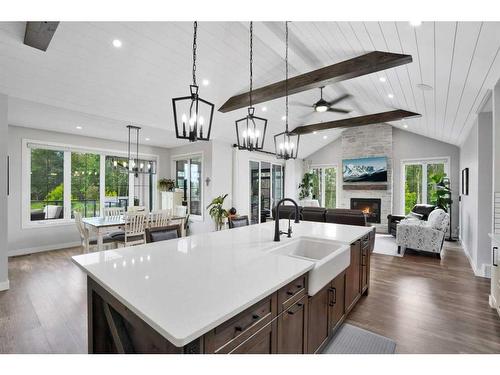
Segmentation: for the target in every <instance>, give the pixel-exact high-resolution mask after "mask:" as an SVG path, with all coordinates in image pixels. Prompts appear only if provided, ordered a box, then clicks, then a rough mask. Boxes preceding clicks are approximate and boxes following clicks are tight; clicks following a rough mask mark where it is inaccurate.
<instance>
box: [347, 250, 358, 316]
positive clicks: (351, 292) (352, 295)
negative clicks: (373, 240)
mask: <svg viewBox="0 0 500 375" xmlns="http://www.w3.org/2000/svg"><path fill="white" fill-rule="evenodd" d="M360 276H361V241H356V242H355V243H353V244H352V245H351V264H350V265H349V267H348V268H347V271H346V289H345V291H346V295H345V306H346V311H349V310H350V309H351V308H352V306H353V304H354V302H355V301H356V299H357V298H358V297H359V296H360V295H361V277H360Z"/></svg>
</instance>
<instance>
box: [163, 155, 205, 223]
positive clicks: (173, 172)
mask: <svg viewBox="0 0 500 375" xmlns="http://www.w3.org/2000/svg"><path fill="white" fill-rule="evenodd" d="M196 157H199V158H201V172H200V188H201V202H200V207H201V215H194V214H191V212H190V207H191V205H190V202H191V159H193V158H196ZM179 160H188V162H189V182H188V186H187V198H188V200H187V213H188V214H189V218H190V219H191V220H193V221H204V219H205V210H206V208H205V186H204V185H203V184H204V183H205V155H204V152H203V151H198V152H193V153H187V154H176V155H172V156H171V157H170V167H171V168H170V171H171V173H170V174H171V176H172V179H173V180H174V181H176V182H177V172H176V165H175V163H176V162H177V161H179Z"/></svg>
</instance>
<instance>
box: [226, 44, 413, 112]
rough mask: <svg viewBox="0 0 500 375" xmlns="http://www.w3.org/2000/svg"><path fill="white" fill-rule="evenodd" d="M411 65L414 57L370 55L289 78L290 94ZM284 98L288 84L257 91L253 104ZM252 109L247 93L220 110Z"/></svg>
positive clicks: (371, 53)
mask: <svg viewBox="0 0 500 375" xmlns="http://www.w3.org/2000/svg"><path fill="white" fill-rule="evenodd" d="M411 62H412V57H411V55H403V54H399V53H391V52H381V51H373V52H369V53H366V54H364V55H361V56H358V57H354V58H352V59H349V60H345V61H342V62H339V63H337V64H333V65H329V66H325V67H324V68H321V69H317V70H313V71H311V72H308V73H304V74H301V75H298V76H295V77H292V78H289V79H288V94H289V95H293V94H296V93H299V92H302V91H306V90H310V89H313V88H318V87H321V86H326V85H330V84H332V83H335V82H340V81H345V80H347V79H351V78H355V77H360V76H363V75H366V74H370V73H374V72H378V71H381V70H385V69H389V68H394V67H396V66H400V65H404V64H408V63H411ZM284 96H285V80H283V81H280V82H276V83H272V84H270V85H267V86H264V87H260V88H258V89H255V90H253V92H252V102H253V104H258V103H263V102H267V101H269V100H273V99H277V98H282V97H284ZM248 105H249V100H248V92H246V93H244V94H239V95H235V96H233V97H231V98H229V99H228V100H227V101H226V102H225V103H224V104H223V105H222V106H221V107H220V108H219V111H220V112H223V113H226V112H231V111H234V110H236V109H240V108H245V107H248Z"/></svg>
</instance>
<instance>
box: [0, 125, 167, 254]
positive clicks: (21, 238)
mask: <svg viewBox="0 0 500 375" xmlns="http://www.w3.org/2000/svg"><path fill="white" fill-rule="evenodd" d="M23 139H31V140H38V141H46V142H55V143H62V144H67V145H74V146H80V147H91V148H98V149H105V150H113V151H116V150H118V151H123V152H125V151H126V150H127V144H125V143H122V142H115V141H109V140H104V139H99V138H91V137H85V136H76V135H71V134H64V133H57V132H50V131H44V130H37V129H31V128H23V127H18V126H9V128H8V140H9V155H10V165H11V168H10V170H11V174H10V176H11V185H10V187H11V189H10V191H11V194H10V196H9V198H8V210H9V216H8V217H9V225H8V227H9V229H8V233H9V235H8V239H9V245H8V248H9V255H20V254H28V253H32V252H37V251H45V250H51V249H56V248H62V247H67V246H74V245H75V244H78V243H79V236H78V232H77V230H76V227H75V226H74V225H53V226H50V227H47V226H43V227H40V228H25V229H23V228H22V225H21V221H22V209H21V203H22V193H21V192H22V186H21V180H22V167H21V155H22V140H23ZM139 151H140V152H141V153H146V154H153V155H158V156H159V161H158V170H157V174H158V177H164V176H169V175H170V163H169V150H168V149H164V148H159V147H149V146H144V145H141V146H140V150H139ZM157 201H158V200H157Z"/></svg>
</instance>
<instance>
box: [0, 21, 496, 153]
mask: <svg viewBox="0 0 500 375" xmlns="http://www.w3.org/2000/svg"><path fill="white" fill-rule="evenodd" d="M24 29H25V23H23V22H3V23H2V22H0V92H4V93H6V94H8V95H9V96H10V99H9V120H10V123H11V124H14V125H23V126H30V127H38V128H44V129H50V130H56V131H63V132H69V133H76V134H82V131H81V130H77V129H76V126H82V127H83V128H84V129H83V132H84V133H85V134H86V135H93V136H96V137H101V138H110V139H117V140H124V139H125V136H126V133H125V131H124V126H125V125H126V124H128V123H134V124H140V125H142V126H143V127H144V131H143V134H142V135H143V137H144V138H146V137H148V138H150V139H151V140H150V141H149V142H150V143H151V144H152V145H158V146H164V147H171V146H174V145H179V144H182V142H180V141H177V140H176V139H175V136H174V133H173V122H172V108H171V98H172V97H175V96H183V95H185V94H186V93H187V90H188V85H189V84H190V77H191V43H192V40H191V38H192V24H191V23H185V22H62V23H61V24H60V26H59V28H58V29H57V31H56V33H55V35H54V38H53V40H52V42H51V44H50V46H49V49H48V50H47V52H41V51H38V50H36V49H33V48H30V47H27V46H25V45H24V44H23V37H24ZM283 29H284V28H283V23H280V22H264V23H261V22H258V23H255V24H254V32H255V35H256V40H254V79H255V81H254V86H255V87H259V86H262V85H265V84H268V83H272V82H275V81H277V80H281V79H283V78H284V62H283V58H282V56H283V55H284V43H283V42H284V35H283ZM198 34H199V40H198V69H197V71H198V81H199V82H200V83H201V81H202V80H203V79H208V80H209V81H210V84H209V85H208V86H206V87H205V86H201V89H200V90H201V96H202V97H204V98H206V99H208V100H211V101H212V102H214V103H215V104H216V106H217V108H218V107H220V105H222V104H223V103H224V102H225V101H226V100H227V99H228V98H229V97H230V96H232V95H235V94H238V93H241V92H244V91H246V90H247V89H248V86H249V84H248V23H238V22H202V23H200V24H199V32H198ZM115 38H117V39H120V40H121V41H122V42H123V46H122V47H121V48H120V49H116V48H114V47H113V46H112V41H113V39H115ZM290 48H291V49H290V65H291V70H290V71H291V75H295V74H298V73H304V72H306V71H309V70H312V69H317V68H320V67H322V66H325V65H329V64H333V63H336V62H339V61H342V60H345V59H349V58H352V57H355V56H358V55H360V54H363V53H366V52H369V51H373V50H380V51H390V52H396V53H406V54H411V55H412V56H413V63H411V64H408V65H405V66H401V67H397V68H394V69H390V70H387V71H384V72H379V73H374V74H370V75H367V76H364V77H359V78H355V79H352V80H348V81H344V82H341V83H339V84H335V85H331V86H329V87H327V89H326V90H325V97H326V98H327V99H333V98H335V97H336V96H338V95H341V94H342V93H350V94H352V95H353V97H352V99H349V100H348V101H346V102H343V103H341V104H339V106H341V107H347V108H351V109H353V110H354V111H353V112H351V113H350V114H349V115H347V116H359V115H361V114H366V113H374V112H380V111H385V110H390V109H392V108H402V109H408V110H411V111H415V112H419V113H421V114H422V118H420V119H410V120H406V121H405V122H401V123H396V124H393V125H395V126H397V127H401V128H403V127H404V126H407V128H405V129H407V130H408V131H412V132H415V133H418V134H422V135H425V136H428V137H432V138H435V139H438V140H441V141H444V142H448V143H452V144H456V145H459V144H460V143H462V142H463V140H464V138H465V137H466V136H467V133H468V130H469V128H470V126H471V125H472V122H473V120H474V116H475V113H476V111H477V109H478V106H479V105H480V104H481V102H482V100H483V97H484V96H485V94H486V93H487V91H488V90H489V89H491V87H492V86H493V84H494V83H495V82H496V81H497V80H498V78H499V77H500V57H499V56H498V55H499V48H500V23H497V22H484V23H481V22H458V23H456V22H423V23H422V25H421V26H419V27H412V26H410V25H409V24H408V23H407V22H293V23H291V24H290ZM381 77H385V78H386V81H385V82H381V81H380V78H381ZM420 83H424V84H426V85H429V86H431V87H432V90H427V91H424V90H421V89H420V88H418V87H417V85H418V84H420ZM389 94H392V95H393V96H394V97H393V98H392V99H391V98H389V96H388V95H389ZM318 97H319V90H311V91H308V92H304V93H299V94H296V95H294V96H292V97H291V99H290V101H291V102H292V103H294V102H301V103H311V104H312V103H313V102H315V101H316V100H317V99H318ZM264 106H265V107H267V111H266V112H263V111H262V108H263V107H264ZM257 113H258V114H259V115H261V116H264V117H267V118H268V119H269V128H270V131H269V133H268V136H267V141H266V148H267V149H268V150H272V148H273V146H272V135H273V134H275V133H278V132H280V131H282V130H283V126H284V122H283V121H282V120H281V117H282V116H283V114H284V100H283V99H277V100H274V101H271V102H269V103H265V104H260V105H258V106H257ZM244 114H245V110H244V109H242V110H238V111H235V112H231V113H226V114H222V113H219V112H217V113H216V117H215V122H214V126H213V130H212V131H213V134H214V138H216V139H221V140H225V141H229V142H234V140H235V139H234V138H235V134H234V120H235V119H237V118H240V117H242V116H243V115H244ZM344 116H345V115H340V114H334V113H323V114H313V113H311V111H309V110H308V109H307V108H303V107H301V106H295V105H292V106H291V108H290V127H291V128H294V127H296V126H299V125H304V124H309V123H314V122H319V121H329V120H332V119H338V118H342V117H344ZM339 133H340V130H331V131H326V132H321V133H318V134H315V135H312V134H311V135H307V136H304V137H303V138H302V140H301V146H302V147H301V152H300V155H299V156H301V157H306V156H308V155H309V154H311V153H312V152H314V151H316V150H317V149H319V148H321V147H322V146H324V145H325V144H327V143H329V142H330V141H332V140H333V139H334V138H336V137H337V136H338V135H339ZM324 136H327V138H326V139H324Z"/></svg>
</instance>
